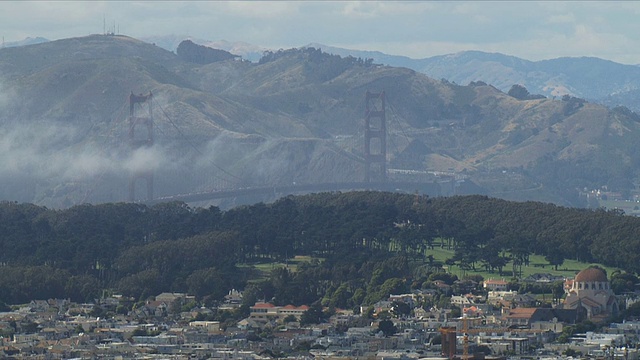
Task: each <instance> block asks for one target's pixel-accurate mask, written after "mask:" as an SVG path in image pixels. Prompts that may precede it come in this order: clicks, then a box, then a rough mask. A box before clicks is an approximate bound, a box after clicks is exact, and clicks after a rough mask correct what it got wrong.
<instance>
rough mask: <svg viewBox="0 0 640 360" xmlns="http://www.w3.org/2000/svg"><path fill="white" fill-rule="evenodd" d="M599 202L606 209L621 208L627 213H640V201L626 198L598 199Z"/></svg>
mask: <svg viewBox="0 0 640 360" xmlns="http://www.w3.org/2000/svg"><path fill="white" fill-rule="evenodd" d="M598 204H599V205H600V206H602V207H604V208H605V209H608V210H612V209H620V210H623V211H624V213H625V214H627V215H636V216H638V215H640V203H637V202H635V201H624V200H598Z"/></svg>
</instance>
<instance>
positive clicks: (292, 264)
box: [238, 255, 324, 282]
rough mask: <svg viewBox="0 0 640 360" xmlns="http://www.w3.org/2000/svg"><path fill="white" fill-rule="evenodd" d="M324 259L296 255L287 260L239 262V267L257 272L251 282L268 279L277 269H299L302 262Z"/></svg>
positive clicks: (293, 270)
mask: <svg viewBox="0 0 640 360" xmlns="http://www.w3.org/2000/svg"><path fill="white" fill-rule="evenodd" d="M314 260H315V261H323V260H324V259H323V258H317V257H312V256H306V255H296V256H294V257H292V258H289V259H286V260H285V262H281V261H267V262H261V263H257V264H239V265H238V267H240V268H244V269H247V270H253V273H254V274H256V276H254V277H253V278H252V279H250V280H249V282H258V281H262V280H266V279H268V278H269V276H270V275H271V272H272V271H273V270H275V269H289V271H290V272H296V271H298V266H300V264H302V263H310V262H312V261H314Z"/></svg>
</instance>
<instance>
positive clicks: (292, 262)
mask: <svg viewBox="0 0 640 360" xmlns="http://www.w3.org/2000/svg"><path fill="white" fill-rule="evenodd" d="M392 246H393V245H392ZM390 250H391V249H390ZM423 255H424V260H414V261H417V262H418V263H422V262H424V263H427V256H429V255H431V256H433V262H434V263H437V264H444V263H445V261H446V260H447V259H450V258H452V257H453V255H454V251H453V250H448V249H447V248H446V245H443V244H442V240H440V239H436V241H435V242H434V246H433V249H427V250H425V251H424V254H423ZM323 260H324V259H323V258H319V257H313V256H306V255H296V256H294V257H292V258H289V259H287V260H285V261H284V262H282V261H265V262H261V263H257V264H241V265H238V267H240V268H242V269H245V270H248V271H251V272H252V273H253V276H252V277H251V279H250V280H249V282H258V281H262V280H266V279H268V278H269V276H270V274H271V272H272V271H273V270H275V269H279V268H286V269H289V271H291V272H294V273H295V272H296V271H297V270H298V267H299V266H300V264H302V263H310V262H313V261H320V262H321V261H323ZM529 261H530V262H529V265H528V266H525V265H523V266H522V277H521V278H526V277H528V276H530V275H533V274H538V273H543V274H552V275H557V276H562V277H564V278H573V277H575V276H576V274H577V273H578V272H580V271H581V270H583V269H586V268H587V267H589V266H592V265H598V266H600V267H601V268H603V269H604V270H605V271H606V272H607V274H608V275H609V276H610V274H611V273H612V272H613V271H615V270H617V269H616V268H613V267H608V266H604V265H601V264H596V263H585V262H580V261H576V260H565V261H564V262H563V263H562V265H561V266H559V267H558V270H556V269H555V267H554V266H552V265H550V264H549V262H548V261H546V260H545V259H544V256H541V255H530V256H529ZM443 268H444V269H445V270H447V271H448V272H450V273H451V274H454V275H456V276H458V278H463V277H465V276H473V275H480V276H482V277H483V278H484V279H504V280H507V281H508V280H511V279H513V278H514V276H513V272H512V270H513V264H512V262H508V263H507V264H506V265H505V267H504V268H503V269H502V274H499V273H498V272H497V271H493V272H490V271H486V270H485V269H484V268H483V267H482V266H481V264H480V263H478V264H476V268H475V269H471V270H463V269H462V268H460V266H458V265H443Z"/></svg>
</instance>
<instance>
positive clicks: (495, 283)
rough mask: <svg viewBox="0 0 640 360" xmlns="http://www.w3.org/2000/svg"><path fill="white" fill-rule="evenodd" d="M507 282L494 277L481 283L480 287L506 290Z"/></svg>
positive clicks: (489, 289)
mask: <svg viewBox="0 0 640 360" xmlns="http://www.w3.org/2000/svg"><path fill="white" fill-rule="evenodd" d="M508 284H509V283H508V282H506V281H505V280H504V279H502V280H496V279H488V280H485V281H484V282H483V283H482V287H483V288H484V290H485V291H507V285H508Z"/></svg>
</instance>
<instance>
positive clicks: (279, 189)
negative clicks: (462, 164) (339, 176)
mask: <svg viewBox="0 0 640 360" xmlns="http://www.w3.org/2000/svg"><path fill="white" fill-rule="evenodd" d="M453 189H454V184H452V183H451V181H447V182H430V183H426V182H422V183H421V182H345V183H322V184H300V185H298V184H296V185H294V184H291V185H285V186H268V187H247V188H240V189H233V190H219V191H210V192H198V193H188V194H179V195H171V196H164V197H159V198H157V199H154V200H151V201H145V202H144V203H145V204H147V205H154V204H158V203H162V202H171V201H183V202H185V203H190V202H199V201H207V200H214V199H224V198H233V197H242V196H256V195H272V194H275V195H277V196H278V197H281V196H286V195H291V194H300V193H314V192H332V191H357V190H360V191H362V190H375V191H395V192H408V193H413V192H416V191H418V192H419V193H421V194H426V195H429V196H440V195H452V194H453Z"/></svg>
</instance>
